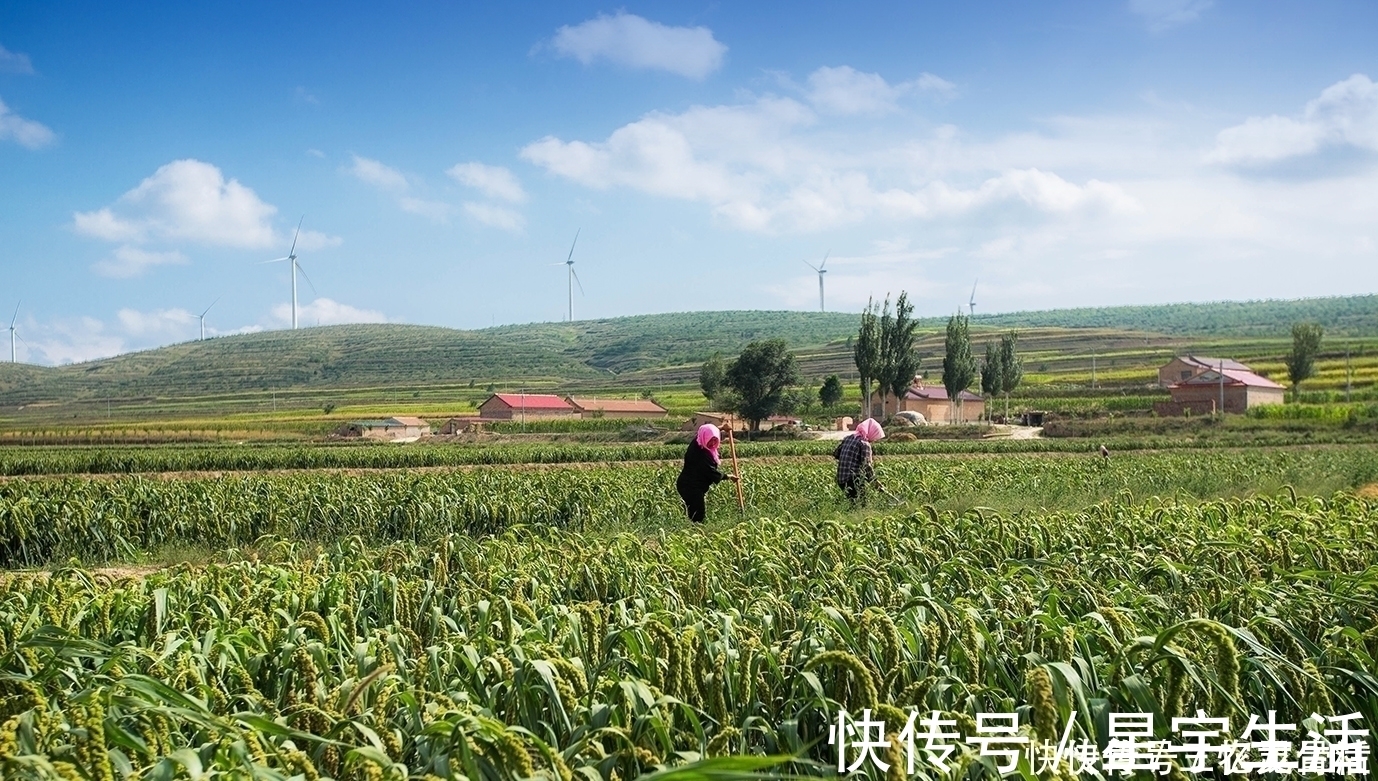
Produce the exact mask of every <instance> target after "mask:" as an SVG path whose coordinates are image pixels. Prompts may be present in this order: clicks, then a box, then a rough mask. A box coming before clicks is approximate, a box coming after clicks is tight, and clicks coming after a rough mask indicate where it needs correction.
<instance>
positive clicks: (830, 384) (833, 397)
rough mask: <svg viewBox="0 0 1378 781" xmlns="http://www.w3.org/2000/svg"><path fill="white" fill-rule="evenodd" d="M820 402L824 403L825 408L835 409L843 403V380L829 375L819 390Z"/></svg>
mask: <svg viewBox="0 0 1378 781" xmlns="http://www.w3.org/2000/svg"><path fill="white" fill-rule="evenodd" d="M818 400H819V401H821V402H823V406H824V407H833V406H836V405H837V404H838V402H840V401H842V378H841V377H839V376H837V375H836V374H829V375H828V376H827V377H826V378H825V379H824V380H823V385H822V387H820V388H819V389H818Z"/></svg>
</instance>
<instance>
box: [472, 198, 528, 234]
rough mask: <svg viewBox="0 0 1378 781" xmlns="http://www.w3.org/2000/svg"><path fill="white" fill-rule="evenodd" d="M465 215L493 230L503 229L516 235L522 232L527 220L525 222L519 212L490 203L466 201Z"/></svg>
mask: <svg viewBox="0 0 1378 781" xmlns="http://www.w3.org/2000/svg"><path fill="white" fill-rule="evenodd" d="M464 213H465V214H467V215H469V216H470V217H472V218H474V219H475V220H477V221H479V222H481V223H483V224H484V225H487V226H489V227H492V228H501V229H502V230H505V231H512V232H514V233H515V232H517V231H520V230H521V229H522V225H524V224H525V220H523V219H522V216H521V215H520V214H518V213H517V212H515V211H513V210H511V209H507V208H504V207H502V206H494V205H492V204H489V203H476V202H474V201H465V203H464Z"/></svg>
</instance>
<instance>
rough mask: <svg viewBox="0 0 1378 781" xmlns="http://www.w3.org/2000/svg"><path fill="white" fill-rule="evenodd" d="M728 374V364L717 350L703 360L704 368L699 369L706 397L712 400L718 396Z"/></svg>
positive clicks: (700, 385)
mask: <svg viewBox="0 0 1378 781" xmlns="http://www.w3.org/2000/svg"><path fill="white" fill-rule="evenodd" d="M726 375H727V364H726V363H724V362H723V359H722V353H716V352H715V353H713V354H712V355H711V356H709V358H708V360H706V361H704V362H703V368H702V369H700V370H699V387H700V388H702V389H703V395H704V398H706V399H708V400H709V401H712V400H713V399H716V398H717V397H718V394H719V393H721V392H722V388H723V381H724V379H725V377H726Z"/></svg>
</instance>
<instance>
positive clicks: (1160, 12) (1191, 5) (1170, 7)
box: [1129, 0, 1215, 32]
mask: <svg viewBox="0 0 1378 781" xmlns="http://www.w3.org/2000/svg"><path fill="white" fill-rule="evenodd" d="M1214 4H1215V2H1214V0H1129V10H1130V11H1132V12H1134V13H1136V14H1138V15H1139V16H1141V17H1143V19H1144V21H1145V22H1147V23H1148V27H1149V29H1150V30H1153V31H1155V32H1157V31H1161V30H1166V29H1167V28H1169V27H1175V26H1177V25H1179V24H1186V23H1187V22H1194V21H1196V20H1197V19H1198V18H1199V17H1200V16H1201V12H1202V11H1205V10H1206V9H1208V8H1210V7H1211V6H1212V5H1214Z"/></svg>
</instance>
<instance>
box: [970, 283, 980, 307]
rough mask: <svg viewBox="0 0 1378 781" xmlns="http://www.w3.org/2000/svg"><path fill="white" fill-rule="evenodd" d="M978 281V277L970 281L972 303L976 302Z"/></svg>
mask: <svg viewBox="0 0 1378 781" xmlns="http://www.w3.org/2000/svg"><path fill="white" fill-rule="evenodd" d="M980 281H981V280H979V279H978V280H976V281H975V282H972V283H971V303H973V304H974V303H976V285H977V284H979V283H980Z"/></svg>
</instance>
